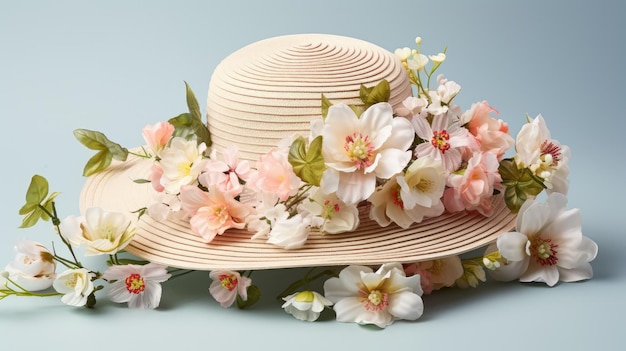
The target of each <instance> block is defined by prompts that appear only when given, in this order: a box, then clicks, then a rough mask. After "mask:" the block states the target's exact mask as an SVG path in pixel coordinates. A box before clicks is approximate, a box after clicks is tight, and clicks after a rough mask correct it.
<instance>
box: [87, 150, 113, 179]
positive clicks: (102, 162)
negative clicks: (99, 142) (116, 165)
mask: <svg viewBox="0 0 626 351" xmlns="http://www.w3.org/2000/svg"><path fill="white" fill-rule="evenodd" d="M112 160H113V155H112V154H111V153H110V152H109V151H108V150H102V151H100V152H98V153H97V154H95V155H93V157H91V158H90V159H89V161H87V164H86V165H85V168H83V176H85V177H89V176H91V175H93V174H96V173H98V172H100V171H102V170H105V169H106V168H107V167H109V166H110V165H111V161H112Z"/></svg>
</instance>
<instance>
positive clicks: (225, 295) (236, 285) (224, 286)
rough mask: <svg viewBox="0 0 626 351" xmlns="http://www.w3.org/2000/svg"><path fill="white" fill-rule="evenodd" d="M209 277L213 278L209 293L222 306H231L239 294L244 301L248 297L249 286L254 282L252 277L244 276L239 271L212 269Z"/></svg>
mask: <svg viewBox="0 0 626 351" xmlns="http://www.w3.org/2000/svg"><path fill="white" fill-rule="evenodd" d="M209 277H211V279H213V282H212V283H211V286H210V287H209V293H211V296H213V298H215V300H216V301H217V302H219V303H220V305H222V307H230V306H231V305H232V304H233V303H234V302H235V300H236V299H237V295H239V296H241V298H242V299H243V300H244V301H246V300H247V299H248V287H249V286H250V285H251V284H252V279H250V278H248V277H242V276H241V274H239V272H234V271H212V272H211V273H210V274H209Z"/></svg>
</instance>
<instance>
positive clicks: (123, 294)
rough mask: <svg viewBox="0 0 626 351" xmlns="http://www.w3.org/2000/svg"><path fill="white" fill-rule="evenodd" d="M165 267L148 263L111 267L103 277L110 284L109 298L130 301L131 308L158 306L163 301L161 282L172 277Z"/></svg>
mask: <svg viewBox="0 0 626 351" xmlns="http://www.w3.org/2000/svg"><path fill="white" fill-rule="evenodd" d="M170 276H171V275H170V274H169V273H167V269H165V267H163V266H160V265H157V264H154V263H148V264H146V265H143V266H142V265H134V264H129V265H123V266H111V267H109V268H108V269H107V270H106V271H105V272H104V274H103V275H102V278H103V279H105V280H108V281H109V283H111V284H110V286H109V291H108V296H109V299H111V301H113V302H117V303H128V307H130V308H157V307H159V303H160V301H161V292H162V288H161V284H160V283H162V282H164V281H166V280H168V279H169V278H170Z"/></svg>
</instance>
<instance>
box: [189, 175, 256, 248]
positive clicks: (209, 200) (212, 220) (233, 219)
mask: <svg viewBox="0 0 626 351" xmlns="http://www.w3.org/2000/svg"><path fill="white" fill-rule="evenodd" d="M180 200H181V202H182V207H183V209H184V210H185V211H187V213H188V214H189V216H190V217H191V219H190V220H189V223H190V225H191V230H193V232H194V233H196V234H198V235H200V236H201V237H202V238H203V239H204V240H205V241H206V242H211V240H213V238H215V236H216V235H218V234H219V235H222V234H223V233H224V232H225V231H226V230H227V229H229V228H237V229H243V228H244V227H245V226H246V223H245V218H246V216H248V215H249V214H250V213H251V212H252V211H251V209H250V208H249V207H248V206H246V205H244V204H242V203H240V202H239V201H237V200H235V199H234V198H232V197H231V196H229V195H228V194H224V193H222V192H220V191H219V190H217V189H216V188H215V187H212V188H210V189H209V191H208V192H206V191H202V190H200V189H199V188H198V187H196V186H193V185H186V186H183V187H182V188H181V192H180Z"/></svg>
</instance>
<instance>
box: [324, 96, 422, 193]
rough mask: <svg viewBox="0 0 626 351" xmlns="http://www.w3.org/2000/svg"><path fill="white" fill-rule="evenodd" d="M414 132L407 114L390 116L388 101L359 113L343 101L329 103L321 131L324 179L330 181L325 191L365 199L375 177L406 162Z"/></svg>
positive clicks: (391, 172)
mask: <svg viewBox="0 0 626 351" xmlns="http://www.w3.org/2000/svg"><path fill="white" fill-rule="evenodd" d="M414 133H415V132H414V131H413V127H412V126H411V123H410V122H409V121H408V120H407V119H406V118H402V117H398V118H394V117H393V110H392V108H391V105H389V104H388V103H378V104H375V105H373V106H371V107H370V108H368V109H367V110H366V111H365V112H363V114H362V115H361V116H360V117H357V115H356V114H355V113H354V111H352V109H351V108H350V107H348V106H347V105H345V104H337V105H333V106H331V107H330V108H329V109H328V114H327V116H326V120H325V124H324V127H323V128H322V131H321V135H322V136H323V138H324V143H323V146H322V154H323V156H324V160H325V162H326V165H327V167H328V169H327V170H326V172H325V173H328V174H325V177H324V179H323V182H329V183H332V184H333V185H332V186H324V187H325V188H326V189H325V190H324V191H325V192H327V193H330V192H333V191H336V193H337V196H338V197H339V198H340V199H341V200H342V201H343V202H345V203H347V204H354V203H357V202H359V201H361V200H365V199H367V198H368V197H369V196H370V195H371V194H372V193H373V192H374V189H375V188H376V179H377V177H378V178H382V179H389V178H390V177H392V176H393V175H394V174H396V173H398V172H400V171H402V169H403V168H404V166H406V164H407V163H408V162H409V160H410V159H411V153H410V151H407V149H408V148H409V147H410V146H411V144H412V142H413V139H414ZM328 190H331V191H328Z"/></svg>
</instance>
